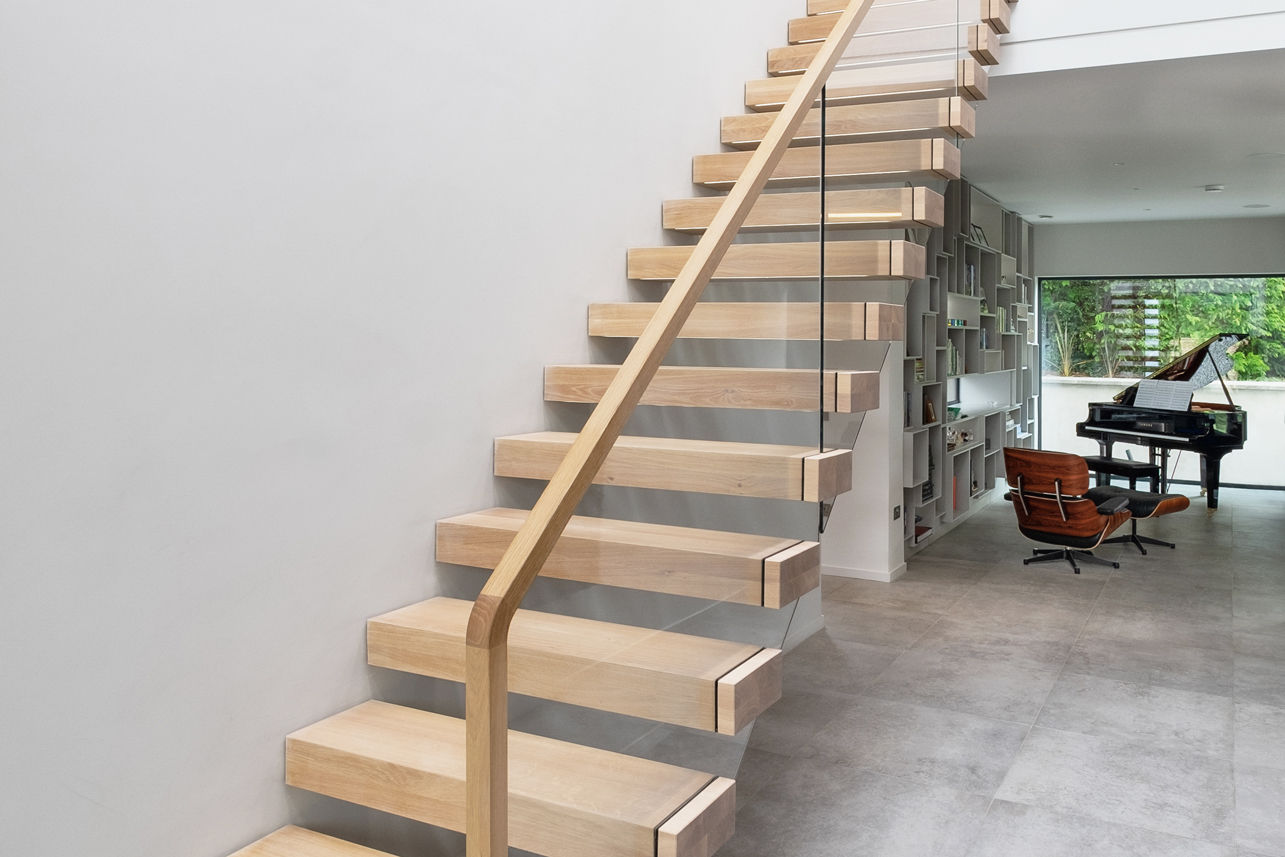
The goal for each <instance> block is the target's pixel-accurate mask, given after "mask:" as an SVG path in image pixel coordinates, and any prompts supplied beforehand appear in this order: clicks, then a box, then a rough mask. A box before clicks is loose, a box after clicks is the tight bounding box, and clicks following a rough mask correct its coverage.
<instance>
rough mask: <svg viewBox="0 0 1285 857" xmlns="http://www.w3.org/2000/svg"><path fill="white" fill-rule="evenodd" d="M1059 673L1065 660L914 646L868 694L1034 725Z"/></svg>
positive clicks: (873, 685)
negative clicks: (977, 654)
mask: <svg viewBox="0 0 1285 857" xmlns="http://www.w3.org/2000/svg"><path fill="white" fill-rule="evenodd" d="M1059 672H1061V665H1060V664H1049V663H1042V662H1039V661H1024V660H1019V659H1008V660H1000V659H992V658H977V657H967V656H961V655H954V654H949V653H946V652H942V651H940V650H921V649H918V648H914V649H911V650H910V651H908V652H906V653H905V654H903V655H902V656H901V657H899V658H898V659H897V660H896V661H895V662H894V663H893V664H892V665H891V666H890V667H888V669H887V670H885V671H884V672H883V674H882V675H880V676H879V678H878V679H876V680H875V681H874V682H872V683H871V684H870V685H869V686H868V687H867V688H866V693H867V694H869V695H870V696H875V697H878V698H880V699H887V700H892V701H895V702H909V703H915V704H918V705H926V706H931V707H933V708H945V709H949V710H951V711H962V712H966V713H968V714H978V715H981V716H983V717H991V718H995V719H997V720H1008V721H1013V722H1016V723H1024V724H1030V723H1033V722H1035V717H1036V715H1038V714H1039V713H1040V706H1041V705H1042V704H1043V702H1044V698H1045V696H1047V695H1048V692H1049V691H1050V690H1051V689H1052V688H1053V684H1054V682H1056V681H1057V677H1058V674H1059Z"/></svg>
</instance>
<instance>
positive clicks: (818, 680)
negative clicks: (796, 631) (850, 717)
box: [782, 631, 903, 694]
mask: <svg viewBox="0 0 1285 857" xmlns="http://www.w3.org/2000/svg"><path fill="white" fill-rule="evenodd" d="M902 651H903V650H902V649H900V648H891V647H888V646H872V645H868V644H866V643H854V642H851V641H849V640H836V639H834V638H833V637H831V636H830V634H829V632H828V631H821V632H819V633H817V634H814V635H812V636H811V637H809V638H808V639H807V640H805V641H803V642H802V643H801V644H799V645H798V646H796V647H795V648H794V649H792V650H791V651H789V652H786V654H785V669H784V677H783V679H782V682H783V686H784V692H785V693H787V694H794V693H845V694H854V693H857V692H859V691H860V690H861V689H862V688H864V687H865V686H866V685H868V684H869V683H870V682H872V681H874V679H875V678H877V677H878V676H879V674H880V673H882V672H883V671H884V670H885V669H887V668H888V666H889V665H890V664H891V663H892V662H893V661H895V660H896V659H897V657H898V655H900V654H901V653H902Z"/></svg>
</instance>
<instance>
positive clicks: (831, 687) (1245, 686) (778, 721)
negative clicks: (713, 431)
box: [719, 489, 1285, 857]
mask: <svg viewBox="0 0 1285 857" xmlns="http://www.w3.org/2000/svg"><path fill="white" fill-rule="evenodd" d="M1221 505H1222V508H1221V509H1219V510H1218V512H1217V513H1216V514H1214V515H1212V516H1211V515H1208V514H1207V513H1206V511H1205V508H1204V502H1203V500H1198V501H1196V502H1194V503H1193V505H1192V508H1191V509H1190V510H1189V511H1187V512H1185V513H1182V514H1181V515H1174V516H1170V517H1169V518H1166V519H1163V520H1160V521H1146V522H1144V523H1143V524H1141V525H1140V531H1141V532H1144V533H1150V534H1152V535H1157V536H1160V537H1162V538H1170V539H1172V540H1174V541H1178V542H1180V544H1179V547H1178V549H1177V550H1174V551H1171V550H1169V549H1167V548H1158V547H1157V548H1152V549H1151V553H1150V554H1149V555H1148V556H1145V557H1144V556H1140V555H1138V554H1137V552H1136V550H1135V549H1134V548H1132V547H1125V546H1118V545H1116V546H1109V547H1108V548H1107V549H1105V550H1102V551H1100V554H1102V555H1104V556H1109V557H1110V558H1113V559H1118V560H1119V561H1120V564H1121V568H1120V569H1119V570H1118V571H1115V570H1112V569H1110V568H1107V567H1102V566H1084V567H1083V568H1084V573H1083V574H1081V575H1079V576H1076V575H1073V574H1072V573H1071V571H1070V568H1069V566H1067V565H1065V564H1062V563H1059V564H1054V563H1048V564H1042V565H1032V566H1023V565H1022V564H1021V561H1020V560H1021V558H1022V557H1024V556H1027V555H1028V552H1029V550H1030V548H1031V547H1032V543H1030V542H1028V541H1027V540H1025V539H1024V538H1022V536H1021V535H1020V534H1018V532H1017V529H1016V526H1015V522H1014V518H1013V513H1012V510H1011V509H1010V508H1009V507H1007V506H1005V505H1003V504H1000V503H997V504H995V505H993V506H991V507H989V508H988V509H986V510H985V511H983V512H982V513H981V514H980V515H978V516H976V517H975V518H974V519H972V520H970V521H969V522H968V523H966V524H964V525H963V526H961V527H959V528H957V529H956V530H955V531H954V532H952V533H950V534H948V535H947V536H946V537H945V538H944V539H942V540H940V541H939V542H938V543H937V544H935V545H933V546H931V547H930V548H929V549H928V550H926V551H924V552H922V553H920V554H919V555H918V556H917V557H915V558H914V559H913V560H912V562H911V566H910V568H911V570H910V573H909V574H907V575H906V577H904V578H903V579H902V580H899V581H897V582H896V583H894V584H891V585H888V584H879V583H867V582H864V581H855V580H843V579H838V578H827V579H826V580H825V581H824V584H823V593H824V605H825V607H824V609H825V615H826V626H827V627H826V630H825V631H824V632H822V633H819V634H817V635H816V636H814V637H813V638H811V639H810V640H808V641H807V642H805V643H804V644H803V645H802V646H800V647H799V648H798V649H796V650H795V651H793V652H791V653H790V654H789V655H788V656H787V658H786V692H785V697H784V698H783V699H782V700H781V702H780V703H778V704H777V705H776V706H775V707H774V708H773V709H772V710H771V711H770V712H768V714H766V715H765V716H764V717H762V718H760V721H759V724H758V725H757V726H756V727H755V730H754V733H753V735H752V737H751V739H750V745H749V750H748V752H747V755H746V758H745V762H744V764H743V765H742V769H741V773H740V777H739V783H738V800H739V801H740V807H741V809H740V811H739V813H738V816H737V833H736V836H735V838H734V839H733V840H732V841H731V842H730V843H729V844H728V845H727V846H726V847H725V848H724V849H723V850H722V851H720V852H719V853H720V855H722V857H760V855H763V857H766V855H771V857H782V855H789V857H827V855H842V857H902V855H904V856H905V857H927V855H950V857H1073V855H1075V857H1078V855H1085V857H1089V855H1091V857H1152V855H1155V857H1161V855H1163V857H1196V855H1199V857H1285V493H1279V492H1251V491H1235V490H1230V489H1225V490H1224V494H1223V498H1222V504H1221Z"/></svg>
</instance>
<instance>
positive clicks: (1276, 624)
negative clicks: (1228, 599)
mask: <svg viewBox="0 0 1285 857" xmlns="http://www.w3.org/2000/svg"><path fill="white" fill-rule="evenodd" d="M1232 599H1233V600H1232V604H1233V609H1234V611H1235V628H1236V630H1237V631H1244V632H1246V633H1249V634H1267V635H1270V636H1276V637H1280V638H1281V639H1282V641H1285V588H1282V589H1281V590H1280V591H1279V592H1274V591H1271V590H1268V591H1264V590H1262V589H1254V590H1248V589H1246V590H1237V592H1236V593H1235V594H1234V595H1233V596H1232Z"/></svg>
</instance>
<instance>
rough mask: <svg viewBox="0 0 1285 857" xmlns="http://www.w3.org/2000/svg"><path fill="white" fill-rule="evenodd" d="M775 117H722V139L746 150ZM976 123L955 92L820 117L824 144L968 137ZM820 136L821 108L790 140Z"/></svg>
mask: <svg viewBox="0 0 1285 857" xmlns="http://www.w3.org/2000/svg"><path fill="white" fill-rule="evenodd" d="M775 119H776V117H775V116H774V115H773V114H771V113H745V114H742V115H739V116H725V117H723V123H722V141H723V143H725V144H726V145H728V146H732V147H733V148H737V149H752V148H754V147H755V146H757V145H758V144H759V142H760V141H761V140H762V139H763V137H764V135H765V134H767V132H768V129H770V128H771V127H772V123H773V122H774V121H775ZM976 127H977V119H976V111H975V110H974V109H973V105H972V104H971V103H969V102H968V101H967V100H965V99H963V98H961V97H959V96H950V97H947V98H919V99H915V100H912V101H878V102H874V103H871V104H846V105H839V106H837V107H830V108H828V109H827V110H826V116H825V129H826V140H827V141H828V142H829V143H853V142H860V141H861V140H862V139H878V138H886V137H929V136H933V135H936V134H955V135H958V136H960V137H972V136H973V135H974V133H975V131H976ZM820 139H821V110H820V109H819V108H813V109H812V110H810V111H809V112H808V115H807V118H805V119H804V120H803V124H802V125H801V126H799V130H798V131H797V132H795V135H794V141H795V143H796V144H810V145H815V144H816V143H818V142H819V141H820Z"/></svg>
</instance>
